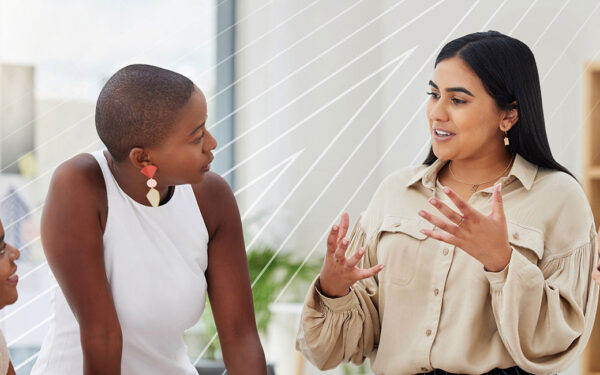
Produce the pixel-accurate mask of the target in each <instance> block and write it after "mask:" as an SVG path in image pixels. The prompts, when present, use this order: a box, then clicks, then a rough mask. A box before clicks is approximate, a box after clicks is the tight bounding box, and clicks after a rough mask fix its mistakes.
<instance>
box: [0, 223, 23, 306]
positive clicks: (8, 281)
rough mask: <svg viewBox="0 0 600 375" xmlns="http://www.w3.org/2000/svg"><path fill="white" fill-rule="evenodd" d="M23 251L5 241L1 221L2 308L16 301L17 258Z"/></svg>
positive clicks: (0, 272) (0, 288)
mask: <svg viewBox="0 0 600 375" xmlns="http://www.w3.org/2000/svg"><path fill="white" fill-rule="evenodd" d="M20 255H21V253H20V252H19V250H17V249H15V248H14V247H13V246H11V245H9V244H7V243H6V242H5V241H4V227H3V226H2V222H1V221H0V282H1V284H0V308H3V307H4V306H6V305H10V304H13V303H15V301H16V300H17V297H18V296H19V294H18V293H17V283H18V282H19V277H18V276H17V274H16V272H17V265H16V264H15V260H17V259H18V258H19V256H20Z"/></svg>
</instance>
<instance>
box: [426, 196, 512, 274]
mask: <svg viewBox="0 0 600 375" xmlns="http://www.w3.org/2000/svg"><path fill="white" fill-rule="evenodd" d="M500 189H501V185H500V184H498V185H496V186H495V187H494V193H493V196H492V199H493V203H492V212H491V213H490V214H489V215H487V216H486V215H483V214H482V213H480V212H479V211H477V210H476V209H474V208H473V207H471V206H470V205H469V204H467V202H465V201H464V200H462V199H461V198H460V197H459V196H458V194H456V193H455V192H454V191H452V189H450V188H448V187H445V188H444V189H443V190H444V193H445V194H446V195H447V196H448V197H449V198H450V199H451V200H452V202H454V204H455V205H456V207H457V208H458V209H459V210H460V212H461V213H462V215H461V214H459V213H458V212H455V211H454V210H452V209H450V207H448V206H447V205H445V204H444V203H442V202H440V201H439V200H437V199H435V198H431V199H430V200H429V203H431V204H432V205H433V206H434V207H435V208H437V209H438V210H439V211H440V212H441V213H442V214H444V216H446V218H448V220H449V221H448V220H444V219H441V218H439V217H437V216H435V215H432V214H430V213H428V212H426V211H424V210H421V211H419V215H420V216H421V217H423V218H424V219H425V220H427V221H429V222H430V223H432V224H433V225H435V226H436V227H438V228H439V229H441V230H442V231H443V232H437V231H432V230H429V229H422V230H421V232H422V233H424V234H426V235H427V236H429V237H432V238H435V239H437V240H440V241H443V242H446V243H448V244H451V245H455V246H457V247H460V248H461V249H463V250H464V251H466V252H467V253H469V254H470V255H471V256H472V257H474V258H475V259H477V260H478V261H479V262H481V263H482V264H483V266H484V267H485V269H486V270H487V271H492V272H498V271H501V270H503V269H504V268H505V267H506V266H507V265H508V262H509V261H510V257H511V255H512V248H511V247H510V243H509V242H508V229H507V226H506V216H505V215H504V206H503V203H502V194H501V190H500Z"/></svg>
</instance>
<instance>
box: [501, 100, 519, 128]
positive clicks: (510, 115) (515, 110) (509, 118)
mask: <svg viewBox="0 0 600 375" xmlns="http://www.w3.org/2000/svg"><path fill="white" fill-rule="evenodd" d="M510 104H511V108H510V109H508V110H504V111H502V116H503V117H502V119H501V121H500V130H502V131H503V132H507V131H509V130H510V129H511V128H512V127H513V126H515V124H516V123H517V121H519V106H518V105H517V102H516V101H514V102H512V103H510Z"/></svg>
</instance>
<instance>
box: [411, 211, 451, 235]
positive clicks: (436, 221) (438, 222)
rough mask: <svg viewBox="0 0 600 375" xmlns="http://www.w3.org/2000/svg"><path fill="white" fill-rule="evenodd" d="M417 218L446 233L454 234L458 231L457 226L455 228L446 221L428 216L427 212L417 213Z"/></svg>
mask: <svg viewBox="0 0 600 375" xmlns="http://www.w3.org/2000/svg"><path fill="white" fill-rule="evenodd" d="M419 216H421V217H422V218H423V219H425V220H427V221H429V222H430V223H431V224H433V225H435V226H436V227H438V228H440V229H441V230H443V231H446V232H448V233H452V234H456V233H457V232H458V231H459V229H458V226H456V224H454V223H451V222H449V221H447V220H442V219H440V218H439V217H437V216H435V215H432V214H430V213H429V212H426V211H423V210H421V211H419Z"/></svg>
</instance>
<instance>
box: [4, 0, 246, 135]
mask: <svg viewBox="0 0 600 375" xmlns="http://www.w3.org/2000/svg"><path fill="white" fill-rule="evenodd" d="M226 1H227V0H222V1H221V2H220V3H218V4H216V5H215V6H213V7H212V10H211V12H214V11H215V10H216V9H217V8H218V7H219V6H221V5H222V4H223V3H225V2H226ZM252 13H254V12H252ZM250 15H251V14H248V16H250ZM241 21H242V20H240V22H241ZM196 22H197V20H196V21H194V23H196ZM194 23H188V24H187V25H185V26H183V27H181V28H179V29H178V30H177V31H176V32H175V34H176V33H179V32H181V31H182V30H183V29H186V28H189V26H190V25H193V24H194ZM238 23H239V22H238ZM225 31H227V30H224V31H223V32H225ZM172 34H173V33H171V35H172ZM220 35H221V33H219V34H218V35H216V36H215V37H214V38H213V39H211V40H210V41H214V40H216V38H218V37H219V36H220ZM168 39H169V38H168V36H167V35H165V36H163V37H162V38H160V39H159V40H157V41H155V42H154V43H153V44H152V46H150V47H149V48H146V49H144V50H143V51H138V55H140V54H141V55H143V54H145V53H148V51H152V50H154V49H155V48H156V47H158V46H159V45H160V44H161V43H162V42H163V41H165V40H168ZM205 42H208V41H205ZM205 44H206V43H205ZM138 59H139V58H138ZM33 93H34V90H30V91H29V92H28V93H27V94H25V95H23V96H21V97H20V98H19V99H18V100H14V101H12V102H11V103H8V104H6V105H5V106H4V107H3V108H2V109H1V110H0V112H3V111H4V110H5V109H7V108H9V107H11V106H15V105H17V104H19V103H20V102H21V101H22V100H24V99H25V98H27V97H29V96H30V95H32V94H33ZM68 102H69V100H62V101H61V102H60V103H58V104H56V105H55V106H53V107H52V108H50V109H49V110H48V111H46V112H44V114H42V115H40V116H36V117H35V118H34V119H33V120H31V121H28V122H27V123H25V124H23V125H20V126H19V127H18V128H17V129H15V130H14V131H13V132H12V133H10V134H8V135H6V136H4V137H3V138H2V139H0V142H4V140H6V139H8V138H9V137H11V136H12V135H13V134H15V133H18V132H19V131H21V130H22V129H24V128H26V127H28V126H29V125H32V124H34V123H35V122H36V121H39V120H41V119H42V118H44V117H45V116H46V115H47V114H49V113H51V112H54V111H55V110H56V109H58V108H60V107H61V106H63V105H64V104H66V103H68Z"/></svg>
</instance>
